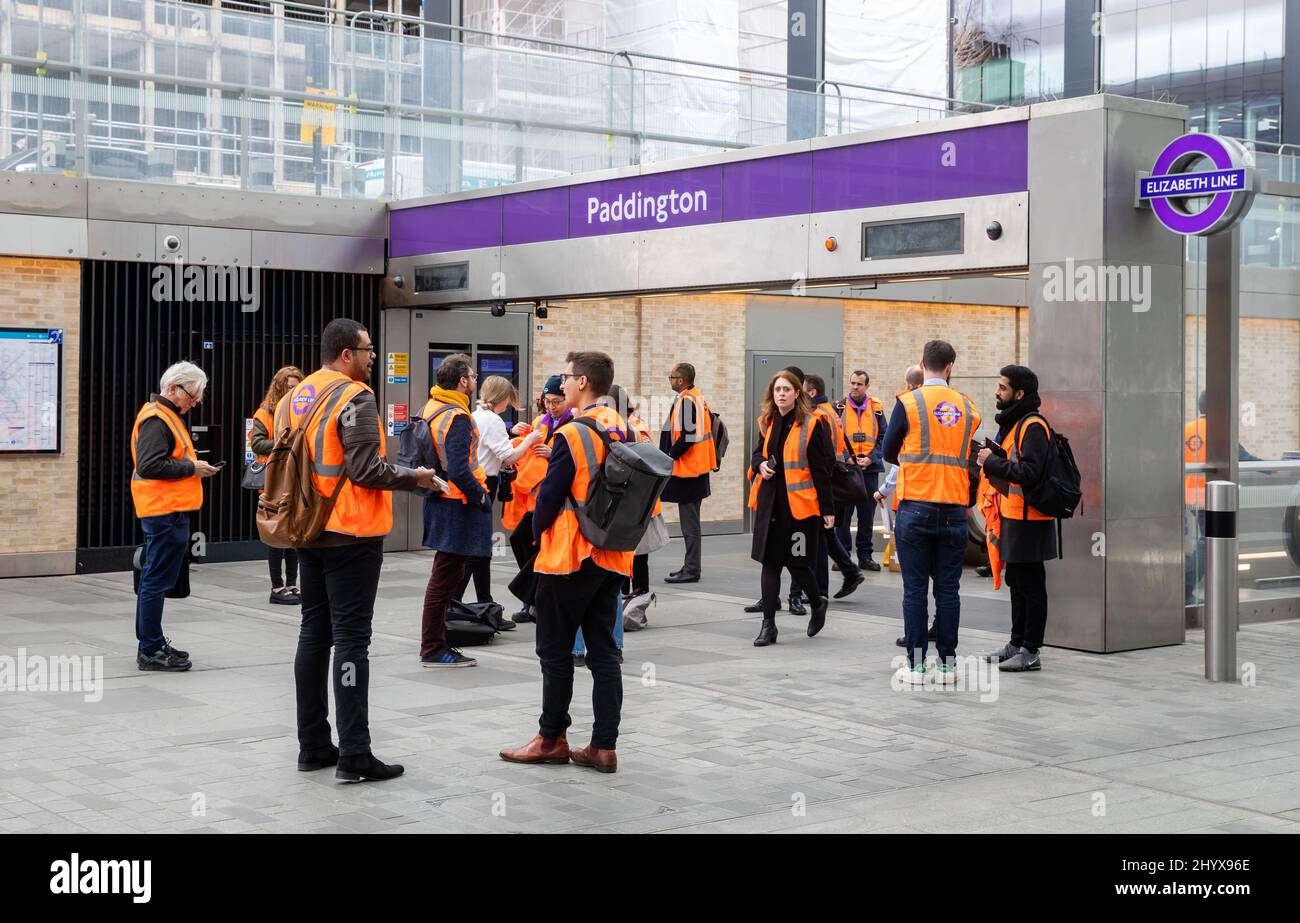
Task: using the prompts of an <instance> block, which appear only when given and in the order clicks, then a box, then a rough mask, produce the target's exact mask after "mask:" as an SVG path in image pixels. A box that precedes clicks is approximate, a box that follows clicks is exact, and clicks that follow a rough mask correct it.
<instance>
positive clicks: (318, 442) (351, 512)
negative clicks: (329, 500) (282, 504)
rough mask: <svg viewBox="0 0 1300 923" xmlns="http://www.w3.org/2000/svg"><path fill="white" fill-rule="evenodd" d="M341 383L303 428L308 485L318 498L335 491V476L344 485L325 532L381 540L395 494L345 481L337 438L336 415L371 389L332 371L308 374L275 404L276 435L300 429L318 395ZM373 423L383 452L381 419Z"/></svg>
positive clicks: (390, 519)
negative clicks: (354, 399)
mask: <svg viewBox="0 0 1300 923" xmlns="http://www.w3.org/2000/svg"><path fill="white" fill-rule="evenodd" d="M340 381H341V382H343V385H342V387H339V388H337V389H336V390H335V391H334V392H333V393H332V394H331V395H330V396H329V400H328V402H327V403H326V404H325V407H324V408H323V409H322V410H321V412H320V413H318V414H316V415H315V416H314V418H313V419H312V421H311V425H310V426H309V427H308V428H307V433H306V442H307V453H308V456H309V458H310V460H311V483H312V486H313V487H315V488H316V492H317V493H318V494H320V495H321V496H322V497H329V496H331V495H332V494H333V493H334V488H335V487H336V486H337V485H338V480H339V478H343V479H344V482H345V483H344V484H343V488H342V489H341V490H340V491H339V496H338V499H337V500H336V501H334V510H333V512H331V513H330V518H329V519H328V520H327V521H326V523H325V531H326V532H338V533H340V534H342V535H352V536H355V537H357V538H379V537H382V536H384V535H387V534H388V533H389V532H391V531H392V529H393V496H392V494H390V493H389V492H388V491H386V490H373V489H371V488H368V487H358V486H357V485H356V484H354V483H352V481H350V480H348V478H347V465H346V461H345V458H344V454H345V453H344V451H343V440H342V439H341V438H339V416H340V415H341V414H342V413H343V412H344V410H345V409H346V408H347V407H348V405H349V404H351V403H352V400H353V398H355V397H356V396H357V395H358V394H360V393H361V392H363V391H370V392H371V393H372V394H373V393H374V392H373V391H372V390H371V388H370V386H369V385H367V384H365V383H364V382H360V381H354V380H353V379H351V378H348V376H346V375H344V374H343V373H342V372H336V371H334V370H333V369H319V370H317V371H315V372H312V373H311V374H310V375H308V376H307V377H306V378H304V379H303V380H302V381H301V382H299V383H298V386H297V387H296V388H292V389H290V390H289V392H288V393H286V394H285V396H284V397H282V398H280V403H278V404H277V405H276V406H275V432H277V433H279V432H283V431H284V430H285V429H286V428H291V429H298V428H299V427H301V426H302V425H303V423H304V422H305V421H306V420H307V418H308V417H309V416H311V413H310V411H311V409H312V406H313V405H314V404H315V403H316V395H318V394H322V393H323V392H324V391H325V390H326V389H328V388H329V387H331V386H332V385H334V383H335V382H340ZM376 416H377V415H376ZM376 422H377V431H378V433H379V445H380V447H381V449H382V446H383V445H384V421H383V420H378V419H377V420H376Z"/></svg>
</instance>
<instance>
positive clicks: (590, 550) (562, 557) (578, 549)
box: [533, 404, 635, 577]
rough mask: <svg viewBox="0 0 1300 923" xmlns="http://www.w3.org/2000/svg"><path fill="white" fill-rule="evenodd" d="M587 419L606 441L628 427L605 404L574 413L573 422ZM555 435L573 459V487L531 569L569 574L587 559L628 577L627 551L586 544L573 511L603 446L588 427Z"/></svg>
mask: <svg viewBox="0 0 1300 923" xmlns="http://www.w3.org/2000/svg"><path fill="white" fill-rule="evenodd" d="M580 417H591V418H593V419H594V420H595V421H596V422H597V423H599V424H600V425H601V426H602V427H604V428H605V429H606V430H607V431H609V434H610V438H611V439H614V440H615V441H623V440H624V439H625V438H626V435H625V434H626V433H627V432H628V425H627V423H625V422H624V421H623V418H622V417H620V416H619V415H618V411H616V410H614V408H612V407H609V406H607V405H605V404H598V405H596V406H594V407H590V408H588V409H587V410H584V411H583V412H582V413H580V414H578V415H577V417H575V418H574V419H575V420H576V419H578V418H580ZM556 435H557V436H558V437H560V438H563V439H564V440H565V441H566V442H567V443H568V446H569V454H570V455H571V456H572V457H573V469H574V475H573V484H572V485H571V486H570V487H569V497H568V499H567V500H566V501H565V503H564V509H562V510H561V511H560V515H559V516H558V517H556V519H555V522H553V523H551V526H550V528H548V529H547V530H546V531H545V532H543V533H542V545H541V549H540V550H539V551H538V552H537V560H536V561H535V562H534V564H533V570H534V571H536V572H537V573H539V574H560V575H563V574H572V573H574V572H575V571H577V570H578V568H580V567H581V566H582V562H583V561H585V560H586V559H587V558H591V559H592V560H593V561H595V562H596V564H597V565H598V566H600V567H603V568H604V569H605V570H609V571H613V572H614V573H616V574H622V575H623V576H625V577H630V576H632V558H633V557H634V554H635V553H634V552H631V551H606V550H604V549H602V548H596V547H595V546H593V545H592V544H591V542H589V541H587V537H586V536H585V535H583V534H582V529H581V528H579V526H578V514H577V513H576V512H575V511H574V508H575V505H576V504H578V503H586V502H587V495H588V493H589V492H590V489H591V485H592V482H593V481H594V480H595V476H596V471H597V469H598V468H599V467H600V466H601V465H602V464H604V463H605V443H604V442H603V441H602V440H601V438H600V436H599V435H597V434H596V433H595V432H593V431H592V430H591V428H590V427H588V426H583V425H580V424H577V423H571V424H569V425H567V426H562V427H560V428H559V429H558V430H557V431H556Z"/></svg>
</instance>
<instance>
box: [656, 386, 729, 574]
mask: <svg viewBox="0 0 1300 923" xmlns="http://www.w3.org/2000/svg"><path fill="white" fill-rule="evenodd" d="M668 384H669V386H670V387H671V388H672V389H673V391H675V392H676V393H677V399H676V400H675V401H673V406H672V410H671V411H669V414H668V424H667V425H666V426H665V427H664V429H663V431H662V432H661V433H660V434H659V448H660V449H662V450H663V451H664V452H665V453H667V455H668V457H669V458H671V459H672V460H673V476H672V477H671V478H669V480H668V484H667V486H665V487H664V492H663V497H662V498H661V499H663V500H664V501H665V502H667V503H676V504H677V513H678V519H679V520H680V522H681V527H682V541H683V542H685V544H686V558H685V561H684V562H683V564H682V566H681V569H680V570H677V571H674V572H673V573H671V574H669V575H668V576H667V577H665V578H664V582H665V583H698V582H699V579H700V541H701V529H700V504H701V503H703V502H704V498H705V497H707V496H708V495H709V472H710V471H712V470H713V469H714V468H716V467H717V466H718V456H717V451H716V447H715V445H714V442H713V418H712V415H711V414H710V413H709V405H708V404H707V403H705V400H704V396H703V395H701V394H700V392H699V390H698V389H697V388H696V387H695V366H693V365H691V364H690V363H687V362H679V363H677V365H675V366H673V368H672V371H671V372H669V373H668Z"/></svg>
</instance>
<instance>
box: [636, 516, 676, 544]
mask: <svg viewBox="0 0 1300 923" xmlns="http://www.w3.org/2000/svg"><path fill="white" fill-rule="evenodd" d="M669 541H671V538H670V537H669V535H668V523H666V522H664V517H663V514H662V513H660V514H659V515H658V516H655V517H654V518H653V519H651V520H650V525H649V526H647V527H646V530H645V534H644V535H642V536H641V541H639V542H637V545H636V551H635V552H634V554H652V553H654V552H656V551H658V550H659V549H660V548H662V547H664V546H665V545H667V544H668V542H669Z"/></svg>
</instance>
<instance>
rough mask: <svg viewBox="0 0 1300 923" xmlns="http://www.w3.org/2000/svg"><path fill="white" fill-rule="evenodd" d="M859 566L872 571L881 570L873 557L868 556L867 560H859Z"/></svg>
mask: <svg viewBox="0 0 1300 923" xmlns="http://www.w3.org/2000/svg"><path fill="white" fill-rule="evenodd" d="M858 566H859V567H861V568H862V569H863V570H869V571H872V572H876V571H879V570H880V565H879V564H878V563H876V562H875V561H873V560H872V559H871V558H866V559H865V560H862V561H859V562H858Z"/></svg>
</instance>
